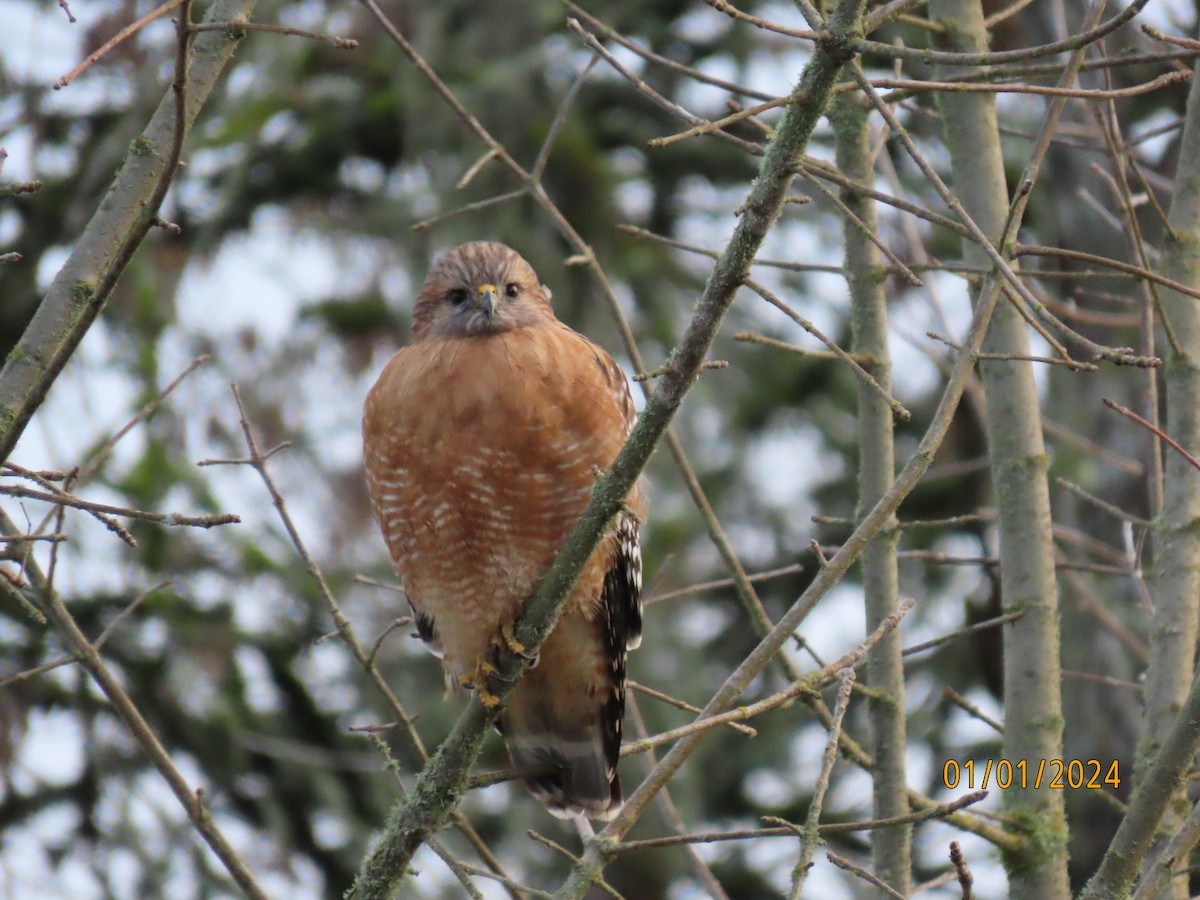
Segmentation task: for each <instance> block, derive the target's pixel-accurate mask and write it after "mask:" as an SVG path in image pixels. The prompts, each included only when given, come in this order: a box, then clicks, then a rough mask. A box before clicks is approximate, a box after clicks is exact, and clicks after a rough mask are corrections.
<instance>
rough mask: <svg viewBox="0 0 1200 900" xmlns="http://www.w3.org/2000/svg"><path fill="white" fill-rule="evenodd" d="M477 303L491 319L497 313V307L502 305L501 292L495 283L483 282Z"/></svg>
mask: <svg viewBox="0 0 1200 900" xmlns="http://www.w3.org/2000/svg"><path fill="white" fill-rule="evenodd" d="M475 304H476V305H477V306H478V307H479V308H480V309H482V310H483V311H484V312H485V313H487V316H488V318H489V319H490V318H492V317H493V316H495V315H496V307H497V306H499V305H500V292H499V291H497V290H496V286H495V285H494V284H481V285H480V286H479V293H478V296H477V297H476V299H475Z"/></svg>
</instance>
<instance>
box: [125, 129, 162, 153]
mask: <svg viewBox="0 0 1200 900" xmlns="http://www.w3.org/2000/svg"><path fill="white" fill-rule="evenodd" d="M155 150H156V148H155V146H154V141H152V140H150V138H148V137H146V136H145V135H144V134H139V135H138V136H137V137H135V138H134V139H133V140H132V141H131V142H130V144H129V152H130V153H132V154H133V155H134V156H153V155H154V153H155Z"/></svg>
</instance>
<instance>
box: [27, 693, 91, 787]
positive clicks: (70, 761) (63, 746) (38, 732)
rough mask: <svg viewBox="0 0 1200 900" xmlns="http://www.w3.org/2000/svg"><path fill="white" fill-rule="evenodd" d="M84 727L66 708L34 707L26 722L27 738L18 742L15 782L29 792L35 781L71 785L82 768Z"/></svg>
mask: <svg viewBox="0 0 1200 900" xmlns="http://www.w3.org/2000/svg"><path fill="white" fill-rule="evenodd" d="M83 763H84V756H83V730H82V729H81V728H80V726H79V722H78V720H77V719H75V717H74V716H72V715H71V714H70V713H69V712H67V711H58V710H55V711H51V712H43V711H40V710H37V709H34V710H32V711H31V712H30V714H29V719H28V721H27V722H26V734H25V739H24V740H23V741H21V742H20V743H19V744H18V751H17V758H16V763H15V764H14V765H13V771H12V776H11V777H12V783H13V786H14V787H15V788H16V789H17V790H18V791H22V792H24V791H29V790H31V789H32V788H33V785H34V784H35V783H39V782H40V783H45V784H69V783H70V782H72V781H75V780H76V779H77V778H79V775H80V773H81V772H82V771H83Z"/></svg>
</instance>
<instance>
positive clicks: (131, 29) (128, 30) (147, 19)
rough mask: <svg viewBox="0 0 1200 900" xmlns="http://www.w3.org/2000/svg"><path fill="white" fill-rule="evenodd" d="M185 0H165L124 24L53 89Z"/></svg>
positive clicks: (77, 75) (59, 86)
mask: <svg viewBox="0 0 1200 900" xmlns="http://www.w3.org/2000/svg"><path fill="white" fill-rule="evenodd" d="M186 2H188V0H167V2H166V3H164V4H163V5H162V6H160V7H158V8H157V9H153V10H151V11H150V12H148V13H146V15H144V16H142V17H141V18H140V19H138V20H137V21H136V22H132V23H131V24H129V25H126V26H125V27H124V28H122V29H121V30H120V31H118V32H117V33H116V34H114V35H113V36H112V37H111V38H109V39H108V40H107V41H105V42H104V43H103V44H101V45H100V47H99V48H98V49H97V50H95V51H94V52H92V53H90V54H88V57H87V58H86V59H85V60H84V61H83V62H81V63H80V64H79V65H77V66H76V67H75V68H74V69H72V70H71V71H70V72H68V73H67V74H66V75H64V76H63V77H62V78H60V79H58V81H56V82H54V89H55V90H56V91H57V90H61V89H62V88H65V87H66V86H67V85H68V84H70V83H71V82H72V81H74V80H75V79H76V78H78V77H79V76H80V75H82V74H83V73H84V72H86V71H87V70H88V69H89V68H90V67H91V66H92V65H93V64H94V63H95V62H96V61H97V60H99V59H101V58H102V57H103V56H104V55H105V54H106V53H108V52H109V51H110V50H112V48H113V47H115V46H117V44H119V43H121V41H123V40H125V39H126V38H127V37H129V36H130V35H134V34H137V33H138V32H139V31H141V30H142V28H144V27H145V26H146V25H148V24H150V23H151V22H153V21H154V20H155V19H161V18H162V17H163V16H165V15H166V14H167V13H169V12H170V11H171V10H173V9H175V8H176V7H178V6H180V5H181V4H183V3H186ZM72 21H74V20H72Z"/></svg>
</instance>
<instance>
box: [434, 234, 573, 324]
mask: <svg viewBox="0 0 1200 900" xmlns="http://www.w3.org/2000/svg"><path fill="white" fill-rule="evenodd" d="M553 318H554V313H553V312H552V311H551V309H550V292H549V290H548V289H547V288H546V287H544V286H543V285H542V284H541V283H539V282H538V278H537V275H536V274H535V273H534V271H533V267H532V266H530V265H529V263H527V262H526V261H525V260H524V259H523V258H522V257H521V255H520V254H519V253H517V251H515V250H513V249H512V248H510V247H506V246H505V245H504V244H498V243H495V242H493V241H475V242H474V243H470V244H462V245H460V246H458V247H455V248H454V249H453V250H451V251H449V252H448V253H446V254H444V255H443V256H442V257H441V258H440V259H438V261H437V262H436V263H434V264H433V268H432V269H431V270H430V271H429V276H428V277H427V278H426V279H425V284H424V285H422V286H421V292H420V294H419V295H418V296H417V305H416V310H415V314H414V318H413V338H414V339H415V340H424V339H428V338H452V337H477V336H483V335H488V334H498V333H500V332H502V331H508V330H510V329H512V328H523V327H528V326H530V325H537V324H541V323H543V322H547V321H551V320H553Z"/></svg>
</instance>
